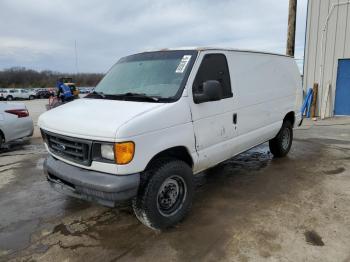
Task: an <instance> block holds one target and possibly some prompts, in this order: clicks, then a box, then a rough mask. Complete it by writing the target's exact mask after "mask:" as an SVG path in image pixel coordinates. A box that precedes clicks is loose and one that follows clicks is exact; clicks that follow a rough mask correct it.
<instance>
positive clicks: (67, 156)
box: [39, 48, 302, 229]
mask: <svg viewBox="0 0 350 262" xmlns="http://www.w3.org/2000/svg"><path fill="white" fill-rule="evenodd" d="M301 101H302V86H301V77H300V74H299V71H298V68H297V65H296V63H295V61H294V59H293V58H291V57H287V56H284V55H278V54H270V53H262V52H255V51H242V50H229V49H215V48H193V49H174V50H173V49H166V50H160V51H154V52H144V53H140V54H135V55H130V56H127V57H124V58H121V59H120V60H119V61H118V62H117V63H116V64H115V65H114V66H113V67H112V68H111V69H110V71H109V72H108V73H107V74H106V75H105V76H104V78H103V79H102V80H101V81H100V83H99V84H98V85H97V86H96V88H95V90H94V92H92V93H90V94H89V95H87V96H86V97H85V98H83V99H79V100H76V101H73V102H71V103H68V104H66V105H63V106H60V107H57V108H55V109H53V110H50V111H48V112H46V113H44V114H42V115H41V116H40V119H39V126H40V128H41V132H42V136H43V139H44V142H45V145H46V148H47V150H48V152H49V156H48V157H47V159H46V161H45V163H44V170H45V173H46V176H47V180H48V181H49V183H50V184H51V185H52V187H54V188H55V189H56V190H58V191H61V192H64V193H66V194H68V195H70V196H74V197H78V198H81V199H85V200H89V201H95V202H98V203H100V204H102V205H106V206H110V207H113V206H115V205H116V203H118V202H120V201H125V200H132V201H131V203H132V205H133V209H134V211H135V214H136V216H137V218H138V219H139V220H140V221H141V222H142V223H143V224H145V225H147V226H149V227H151V228H154V229H164V228H167V227H170V226H172V225H174V224H176V223H178V222H179V221H180V220H182V219H183V218H184V217H185V216H186V214H187V213H188V212H189V210H190V207H191V204H192V200H193V195H194V177H195V176H196V174H198V173H199V172H202V171H204V170H206V169H208V168H210V167H213V166H215V165H217V164H219V163H220V162H223V161H225V160H227V159H229V158H231V157H233V156H235V155H237V154H239V153H241V152H243V151H246V150H248V149H250V148H252V147H255V146H257V145H259V144H262V143H264V142H267V141H268V142H269V146H270V151H271V153H272V154H273V155H274V156H275V157H283V156H285V155H286V154H287V153H288V152H289V150H290V148H291V145H292V140H293V127H295V126H296V125H298V124H299V123H300V121H301V114H300V110H299V108H300V105H301Z"/></svg>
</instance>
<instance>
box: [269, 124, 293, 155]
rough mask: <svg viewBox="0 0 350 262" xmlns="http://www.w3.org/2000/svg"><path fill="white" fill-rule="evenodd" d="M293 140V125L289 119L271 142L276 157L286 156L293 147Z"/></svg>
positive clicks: (271, 148) (271, 149)
mask: <svg viewBox="0 0 350 262" xmlns="http://www.w3.org/2000/svg"><path fill="white" fill-rule="evenodd" d="M292 142H293V126H292V124H291V123H290V122H289V121H284V122H283V124H282V127H281V130H280V131H279V132H278V134H277V136H276V137H275V138H274V139H271V140H270V142H269V146H270V151H271V153H272V154H273V155H274V156H275V157H284V156H286V155H287V154H288V152H289V150H290V148H291V147H292Z"/></svg>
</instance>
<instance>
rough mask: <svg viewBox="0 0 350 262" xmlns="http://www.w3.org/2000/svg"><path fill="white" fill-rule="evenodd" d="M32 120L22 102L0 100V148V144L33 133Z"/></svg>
mask: <svg viewBox="0 0 350 262" xmlns="http://www.w3.org/2000/svg"><path fill="white" fill-rule="evenodd" d="M33 130H34V126H33V120H32V118H31V117H30V116H29V112H28V110H27V108H26V106H25V105H24V104H22V103H8V102H0V148H1V146H2V144H4V143H8V142H10V141H13V140H17V139H21V138H25V137H30V136H32V135H33Z"/></svg>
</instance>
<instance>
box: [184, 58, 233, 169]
mask: <svg viewBox="0 0 350 262" xmlns="http://www.w3.org/2000/svg"><path fill="white" fill-rule="evenodd" d="M199 61H201V63H200V66H199V69H198V71H197V74H196V76H195V79H194V81H193V85H192V101H191V111H192V121H193V127H194V133H195V139H196V150H197V153H198V157H199V160H198V163H197V166H198V168H196V170H195V172H199V171H201V170H204V169H206V168H208V167H210V166H213V165H215V164H217V163H220V162H222V161H223V160H225V159H228V158H230V157H231V156H232V139H233V138H234V137H235V136H236V133H237V132H236V130H237V126H236V124H237V122H236V121H237V115H236V113H235V112H234V110H233V109H234V103H235V101H234V98H233V93H232V89H231V79H230V72H229V68H228V64H227V58H226V55H225V54H224V53H208V52H207V53H201V54H200V57H199ZM208 80H216V81H219V82H220V84H221V87H222V94H223V96H222V99H221V100H218V101H208V102H203V103H197V104H196V103H195V102H194V100H193V94H194V93H196V92H197V90H198V89H200V88H201V85H202V84H203V83H204V82H206V81H208Z"/></svg>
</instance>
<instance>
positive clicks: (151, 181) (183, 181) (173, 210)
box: [133, 159, 194, 229]
mask: <svg viewBox="0 0 350 262" xmlns="http://www.w3.org/2000/svg"><path fill="white" fill-rule="evenodd" d="M193 194H194V182H193V174H192V170H191V168H190V167H189V166H188V165H187V164H186V163H185V162H183V161H181V160H176V159H163V160H159V161H157V162H156V163H154V165H153V166H152V167H151V168H150V169H149V170H147V171H145V172H144V174H143V177H142V179H141V185H140V188H139V192H138V196H137V197H136V198H135V199H134V200H133V209H134V212H135V215H136V217H137V218H138V219H139V220H140V221H141V222H142V223H143V224H144V225H146V226H148V227H150V228H153V229H165V228H168V227H171V226H174V225H175V224H177V223H178V222H180V221H181V220H182V219H183V218H184V217H185V216H186V215H187V213H188V212H189V210H190V208H191V205H192V200H193Z"/></svg>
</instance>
